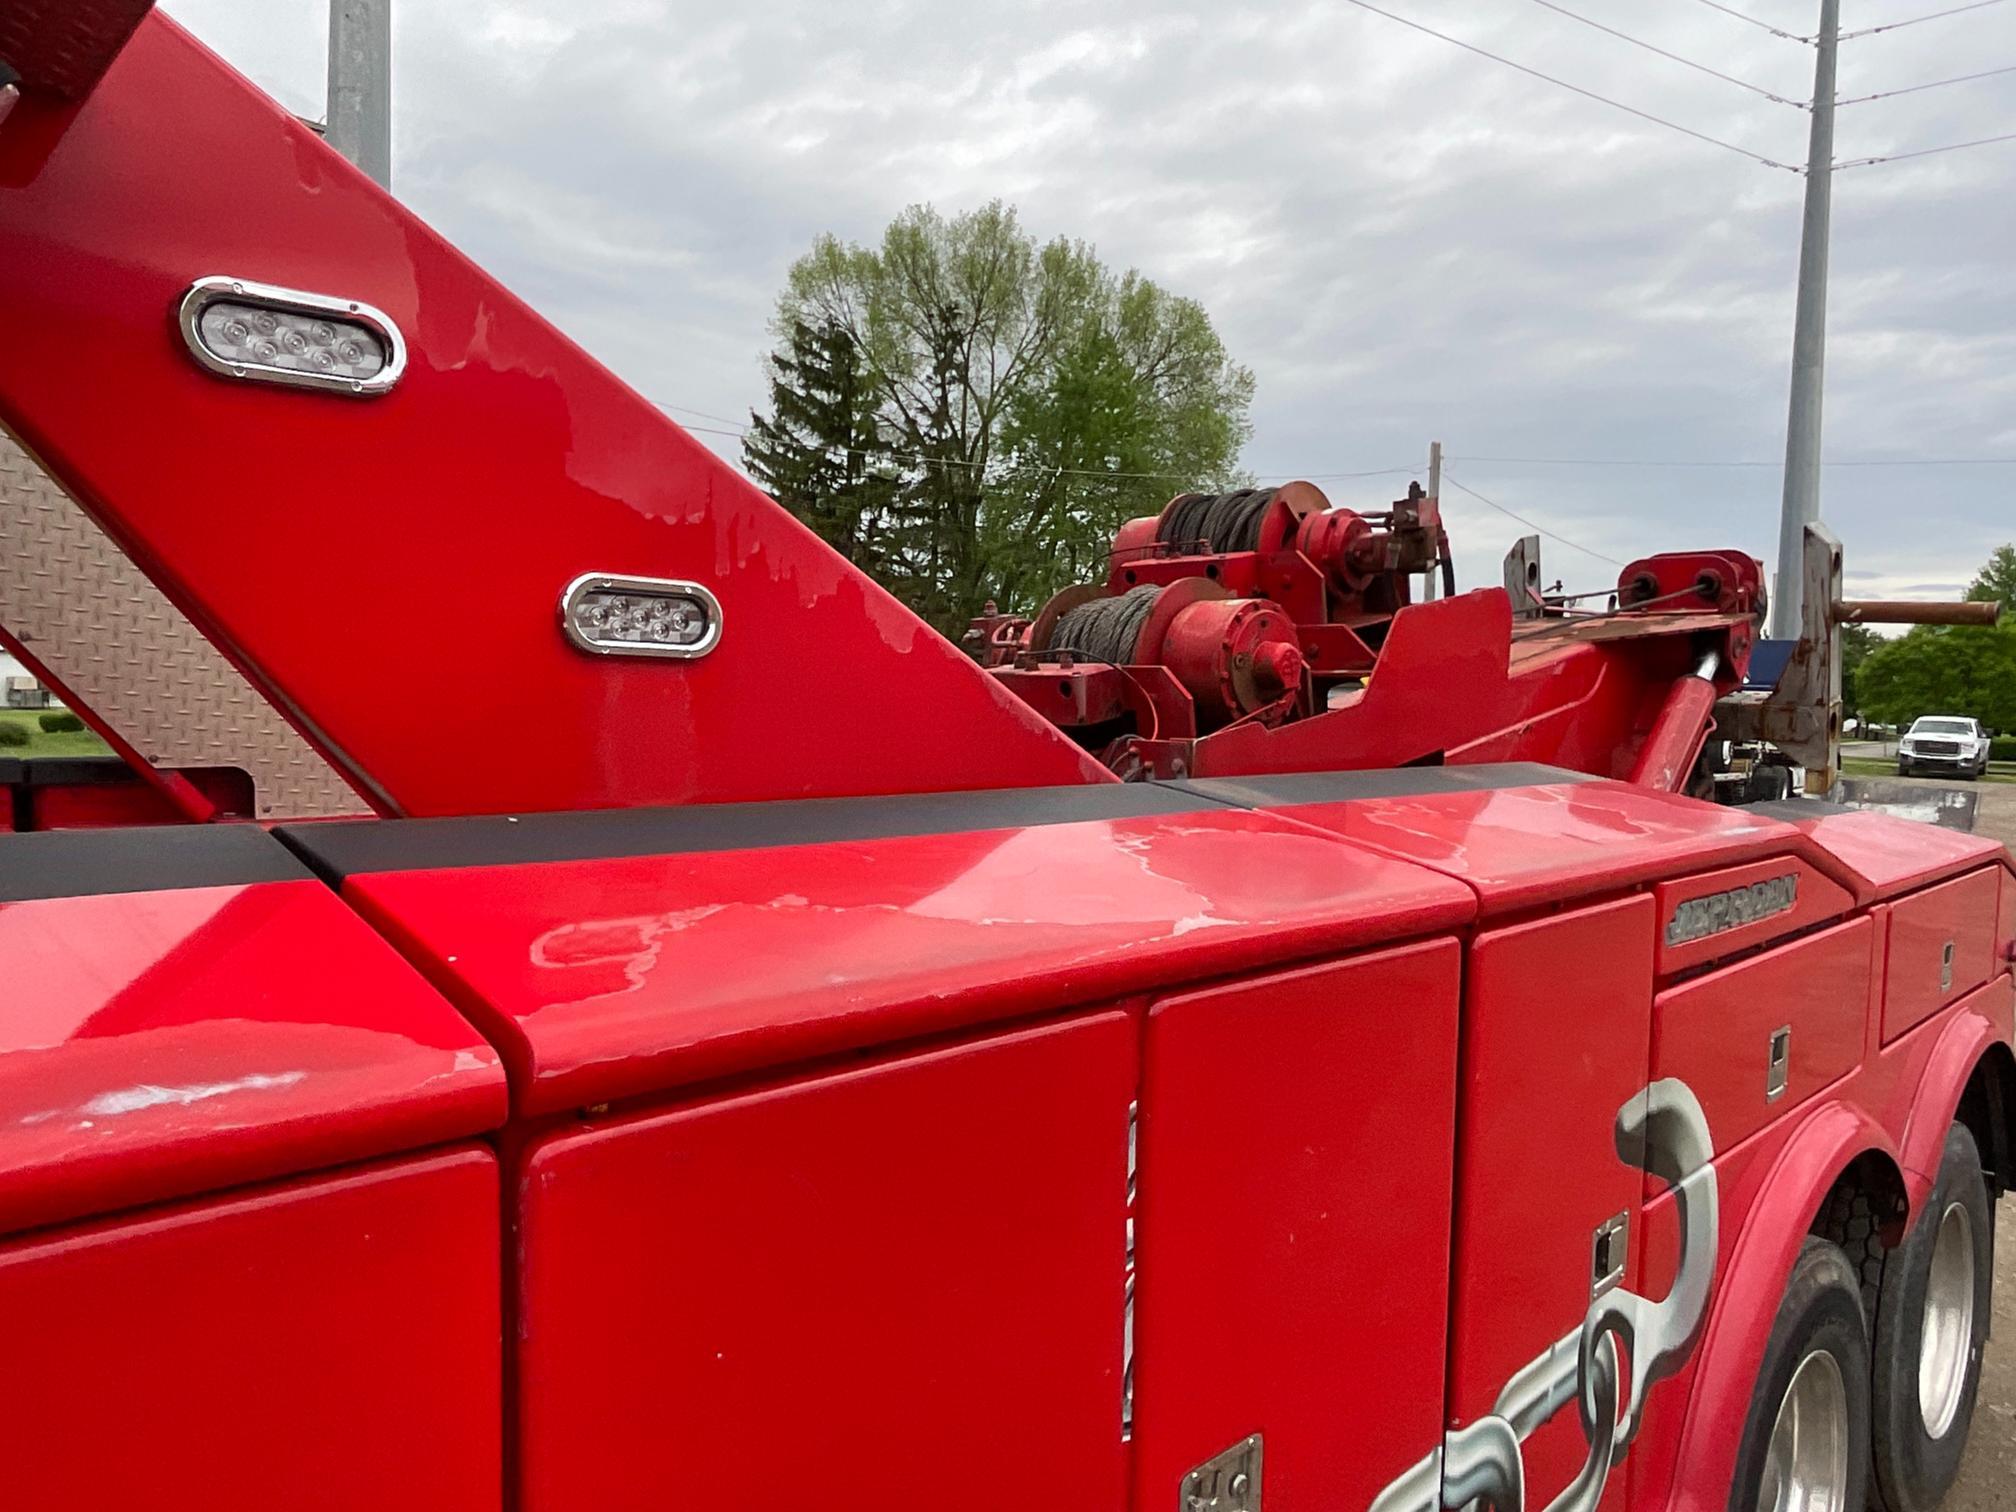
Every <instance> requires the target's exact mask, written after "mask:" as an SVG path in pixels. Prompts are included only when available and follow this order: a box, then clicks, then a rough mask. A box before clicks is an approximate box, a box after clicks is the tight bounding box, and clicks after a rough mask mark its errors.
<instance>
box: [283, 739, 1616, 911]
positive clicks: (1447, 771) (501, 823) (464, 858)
mask: <svg viewBox="0 0 2016 1512" xmlns="http://www.w3.org/2000/svg"><path fill="white" fill-rule="evenodd" d="M1594 780H1595V779H1593V778H1590V777H1588V776H1586V775H1585V774H1583V773H1579V772H1568V771H1562V770H1560V769H1558V768H1555V767H1543V766H1534V765H1531V764H1525V763H1514V764H1508V765H1503V766H1473V767H1408V768H1403V769H1401V770H1398V771H1390V772H1311V773H1299V774H1296V775H1294V776H1289V777H1256V778H1250V779H1249V778H1240V779H1231V778H1225V779H1217V780H1213V781H1205V782H1108V783H1094V784H1085V785H1082V786H1074V787H1052V788H1001V789H993V790H988V791H984V792H972V793H913V794H903V795H900V796H895V797H887V798H814V799H800V800H796V801H785V802H772V803H715V804H692V805H688V806H686V807H682V808H650V809H594V810H590V811H587V812H579V813H564V814H519V815H509V816H507V815H479V816H474V817H469V818H456V819H335V820H328V821H325V822H322V823H316V824H289V825H283V826H281V827H280V828H279V829H277V830H275V831H274V833H275V834H276V835H278V836H279V838H280V839H281V840H282V841H283V842H285V843H286V845H287V846H288V847H289V848H290V849H292V850H293V851H294V852H295V853H296V854H297V855H299V856H300V857H301V859H302V860H304V861H306V862H307V863H308V865H309V866H311V867H313V868H314V869H315V871H316V872H317V873H319V874H320V875H321V876H322V877H324V878H326V879H327V880H329V881H331V882H334V883H341V882H342V881H343V879H344V878H346V877H353V876H368V875H371V874H372V873H377V872H407V871H434V870H438V869H454V868H459V867H475V866H516V865H529V864H534V863H538V862H545V861H593V860H605V859H612V858H617V857H623V856H675V855H687V854H692V853H695V852H718V851H736V850H760V849H764V848H767V847H773V846H792V845H824V844H831V843H833V842H837V841H848V840H886V839H895V838H898V837H902V836H917V835H950V834H966V833H974V832H978V831H982V830H996V829H1028V828H1033V827H1037V826H1041V825H1047V824H1076V823H1082V822H1085V821H1088V820H1102V819H1104V820H1110V819H1135V818H1141V817H1144V816H1149V815H1155V814H1194V813H1200V812H1203V811H1206V810H1211V809H1225V808H1230V809H1242V810H1244V809H1255V808H1275V807H1281V806H1283V805H1288V804H1297V803H1332V802H1337V801H1340V800H1342V799H1348V798H1381V797H1397V796H1412V795H1415V794H1422V793H1455V792H1473V791H1478V790H1486V789H1494V788H1507V787H1532V786H1536V785H1539V784H1542V783H1561V782H1589V781H1594Z"/></svg>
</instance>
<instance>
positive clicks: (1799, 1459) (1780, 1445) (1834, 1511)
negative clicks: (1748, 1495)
mask: <svg viewBox="0 0 2016 1512" xmlns="http://www.w3.org/2000/svg"><path fill="white" fill-rule="evenodd" d="M1847 1503H1848V1388H1847V1387H1846V1386H1845V1385H1844V1384H1843V1382H1842V1379H1841V1366H1840V1363H1839V1362H1838V1361H1837V1360H1836V1359H1835V1358H1834V1356H1832V1355H1831V1354H1828V1353H1827V1352H1826V1351H1824V1350H1816V1351H1815V1352H1814V1353H1812V1354H1809V1355H1808V1356H1806V1358H1805V1359H1803V1360H1801V1361H1800V1362H1799V1368H1798V1369H1797V1370H1796V1371H1794V1372H1793V1373H1792V1384H1791V1385H1789V1386H1787V1387H1786V1388H1785V1399H1784V1400H1783V1401H1781V1402H1780V1403H1779V1404H1778V1421H1777V1422H1776V1423H1775V1424H1774V1425H1773V1426H1772V1429H1771V1448H1770V1452H1769V1453H1768V1454H1767V1455H1766V1456H1765V1459H1764V1484H1763V1486H1762V1488H1761V1492H1760V1494H1759V1496H1758V1498H1757V1506H1758V1509H1759V1512H1840V1509H1841V1508H1842V1507H1844V1506H1846V1505H1847Z"/></svg>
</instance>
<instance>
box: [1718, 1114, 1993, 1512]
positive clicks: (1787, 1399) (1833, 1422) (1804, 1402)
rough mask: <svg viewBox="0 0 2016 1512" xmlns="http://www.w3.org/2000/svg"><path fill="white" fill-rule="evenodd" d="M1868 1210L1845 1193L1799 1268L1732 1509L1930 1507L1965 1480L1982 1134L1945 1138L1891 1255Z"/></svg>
mask: <svg viewBox="0 0 2016 1512" xmlns="http://www.w3.org/2000/svg"><path fill="white" fill-rule="evenodd" d="M1866 1203H1867V1199H1866V1198H1857V1197H1855V1196H1853V1195H1852V1194H1844V1196H1843V1198H1842V1199H1841V1201H1840V1203H1839V1204H1838V1205H1837V1207H1836V1209H1834V1210H1832V1211H1830V1212H1829V1213H1827V1214H1823V1216H1822V1228H1823V1229H1824V1230H1825V1231H1826V1232H1827V1234H1828V1237H1825V1238H1822V1237H1818V1236H1815V1237H1812V1238H1809V1239H1807V1240H1806V1242H1805V1245H1804V1246H1803V1248H1802V1249H1801V1250H1800V1253H1799V1257H1798V1260H1797V1261H1796V1262H1795V1263H1794V1265H1793V1267H1792V1276H1791V1279H1790V1281H1789V1282H1788V1283H1787V1285H1786V1288H1785V1296H1784V1300H1783V1301H1782V1302H1781V1303H1780V1304H1779V1309H1778V1316H1777V1319H1776V1321H1775V1322H1774V1323H1773V1324H1772V1328H1771V1336H1770V1340H1769V1343H1768V1344H1767V1345H1766V1347H1765V1352H1764V1362H1763V1366H1762V1369H1761V1370H1760V1371H1759V1374H1758V1379H1757V1389H1756V1393H1755V1395H1754V1396H1753V1397H1752V1399H1751V1404H1750V1413H1749V1416H1748V1418H1747V1420H1746V1421H1745V1423H1744V1428H1743V1438H1742V1441H1741V1444H1740V1446H1739V1448H1738V1451H1737V1463H1736V1480H1735V1485H1734V1488H1733V1490H1732V1492H1731V1495H1730V1503H1729V1504H1730V1509H1731V1512H1865V1509H1879V1512H1932V1509H1933V1508H1935V1507H1937V1506H1938V1504H1939V1501H1940V1499H1941V1498H1942V1497H1943V1496H1944V1495H1945V1494H1946V1491H1947V1489H1948V1488H1949V1487H1950V1486H1951V1485H1952V1484H1953V1481H1954V1478H1955V1477H1956V1476H1957V1475H1958V1474H1959V1471H1960V1459H1961V1455H1962V1454H1963V1452H1964V1451H1965V1449H1966V1446H1967V1432H1968V1429H1969V1427H1970V1426H1971V1424H1972V1422H1973V1415H1974V1398H1975V1393H1976V1391H1977V1390H1978V1388H1979V1386H1980V1381H1981V1349H1982V1345H1983V1343H1984V1342H1985V1341H1986V1338H1987V1333H1988V1314H1989V1285H1990V1281H1991V1279H1992V1276H1993V1258H1994V1257H1993V1249H1992V1244H1993V1238H1994V1230H1993V1226H1992V1225H1993V1212H1992V1210H1991V1208H1990V1207H1989V1203H1988V1188H1987V1182H1986V1180H1985V1178H1984V1177H1983V1175H1982V1170H1981V1154H1980V1151H1979V1149H1978V1148H1977V1147H1976V1145H1975V1142H1974V1138H1973V1136H1972V1135H1971V1134H1970V1133H1969V1132H1968V1131H1967V1130H1966V1129H1965V1128H1964V1127H1962V1126H1961V1125H1958V1124H1955V1125H1954V1126H1953V1128H1952V1129H1951V1130H1950V1131H1949V1132H1948V1134H1947V1138H1946V1149H1945V1153H1944V1158H1943V1160H1942V1162H1941V1165H1940V1171H1939V1179H1938V1181H1937V1182H1936V1183H1935V1184H1934V1186H1933V1189H1932V1196H1931V1200H1930V1201H1928V1202H1927V1203H1926V1204H1925V1207H1924V1210H1923V1212H1922V1213H1921V1215H1920V1216H1919V1218H1918V1220H1917V1221H1916V1222H1915V1223H1914V1224H1913V1225H1912V1227H1911V1229H1910V1231H1909V1232H1908V1233H1907V1234H1906V1236H1905V1238H1904V1240H1903V1242H1902V1243H1900V1244H1899V1245H1897V1247H1896V1248H1895V1249H1890V1250H1885V1249H1884V1248H1883V1247H1882V1245H1881V1243H1880V1242H1879V1241H1878V1239H1877V1237H1876V1230H1877V1228H1878V1227H1880V1224H1879V1223H1878V1222H1877V1221H1876V1219H1875V1216H1874V1215H1873V1214H1872V1213H1871V1212H1870V1211H1869V1209H1868V1208H1867V1206H1866Z"/></svg>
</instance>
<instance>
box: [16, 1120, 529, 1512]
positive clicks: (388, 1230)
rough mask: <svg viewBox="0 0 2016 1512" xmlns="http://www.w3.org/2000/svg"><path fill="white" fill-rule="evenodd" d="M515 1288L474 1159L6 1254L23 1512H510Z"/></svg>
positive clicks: (483, 1163)
mask: <svg viewBox="0 0 2016 1512" xmlns="http://www.w3.org/2000/svg"><path fill="white" fill-rule="evenodd" d="M498 1275H499V1267H498V1252H497V1176H496V1166H495V1163H494V1161H493V1160H492V1159H491V1157H490V1155H489V1154H488V1153H487V1152H484V1151H476V1150H467V1151H460V1152H455V1153H451V1154H445V1155H440V1156H436V1157H432V1158H427V1159H419V1160H411V1161H405V1162H401V1163H398V1164H393V1165H386V1166H380V1167H376V1168H370V1169H365V1170H360V1171H357V1172H353V1173H351V1174H348V1175H344V1176H340V1177H333V1178H325V1179H319V1180H309V1181H302V1182H297V1183H294V1184H292V1185H289V1186H283V1187H275V1188H268V1189H264V1190H259V1191H253V1192H248V1193H244V1194H242V1195H238V1196H233V1197H230V1198H228V1199H223V1200H219V1201H214V1202H209V1203H203V1204H199V1205H196V1206H191V1207H186V1208H180V1209H176V1210H173V1211H168V1212H159V1213H152V1214H148V1215H145V1216H142V1217H138V1218H133V1219H129V1220H125V1221H120V1222H115V1223H106V1224H99V1225H95V1226H93V1227H89V1228H82V1229H71V1230H63V1231H57V1232H52V1233H45V1234H39V1235H34V1236H30V1237H28V1238H25V1239H19V1240H16V1241H14V1242H12V1243H9V1244H4V1245H0V1314H4V1315H5V1317H6V1318H7V1346H6V1352H7V1365H6V1369H5V1370H0V1421H4V1422H5V1423H6V1425H7V1428H6V1434H5V1442H6V1445H7V1450H6V1471H5V1474H6V1498H5V1499H6V1503H7V1505H8V1506H9V1507H18V1508H21V1509H23V1512H27V1509H30V1508H35V1509H44V1508H46V1509H49V1512H55V1509H58V1508H63V1509H90V1512H99V1509H111V1508H123V1507H148V1508H154V1509H159V1512H272V1509H274V1508H280V1507H288V1508H330V1509H336V1508H345V1509H350V1508H363V1507H369V1508H372V1509H374V1512H377V1509H382V1512H497V1508H498V1507H499V1506H500V1505H501V1503H502V1497H503V1486H502V1474H501V1472H502V1464H503V1454H502V1445H501V1443H500V1438H501V1427H502V1404H501V1401H500V1383H499V1375H500V1350H499V1342H500V1340H499V1334H500V1326H499V1325H500V1317H499V1312H498Z"/></svg>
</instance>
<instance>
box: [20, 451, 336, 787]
mask: <svg viewBox="0 0 2016 1512" xmlns="http://www.w3.org/2000/svg"><path fill="white" fill-rule="evenodd" d="M0 625H5V626H6V627H7V629H8V631H9V632H10V633H12V634H13V635H14V636H15V637H16V638H17V639H18V640H20V642H21V643H22V645H23V646H25V647H26V648H27V649H28V650H29V651H30V652H32V653H33V654H34V656H35V658H36V660H38V661H40V662H41V663H42V664H43V666H45V667H47V668H48V669H49V673H50V675H51V676H52V677H54V678H55V679H56V680H57V681H58V682H60V683H62V685H63V686H64V687H65V688H66V689H68V690H69V691H70V693H71V694H72V695H74V696H75V697H76V699H77V700H78V701H79V702H80V703H82V704H83V705H84V706H85V707H87V708H89V709H90V710H91V711H92V713H94V714H96V715H97V716H98V717H99V718H100V719H102V720H104V721H105V723H106V724H108V725H110V726H111V727H112V728H113V729H114V730H117V731H118V732H119V735H120V737H121V738H122V739H123V740H125V741H126V742H128V743H129V744H130V745H131V746H132V747H133V749H134V750H136V751H138V752H139V753H140V754H141V755H142V756H143V757H145V758H146V759H147V760H148V761H149V762H152V763H153V764H154V765H156V766H164V767H192V766H229V767H238V768H241V769H242V770H243V771H245V772H246V773H247V774H248V775H250V777H251V778H252V784H253V791H254V792H255V793H256V794H257V799H258V806H259V817H260V818H261V819H320V818H330V817H334V816H337V815H341V814H362V813H368V812H369V811H370V810H369V806H368V805H367V804H365V802H364V801H363V800H362V799H361V798H359V797H358V796H357V794H356V792H355V791H353V790H352V789H351V787H350V786H349V784H348V783H346V782H345V781H344V780H343V779H342V777H340V776H339V775H338V774H337V772H336V769H335V768H334V767H332V766H331V765H330V764H329V762H328V761H327V760H325V759H324V758H323V757H322V755H321V754H320V753H318V752H317V751H316V750H315V749H314V747H312V746H310V745H309V744H308V742H307V741H305V740H303V739H302V738H301V735H300V733H299V732H298V731H296V730H295V728H294V727H293V726H292V725H290V724H288V723H287V721H286V720H285V719H283V718H282V717H281V716H280V713H279V711H278V710H276V709H275V708H274V707H273V705H272V704H271V703H269V702H268V701H267V700H266V698H265V697H264V696H262V695H261V694H260V692H259V691H258V689H256V688H254V687H253V686H252V684H251V683H249V682H247V681H246V680H245V677H244V675H243V674H242V673H240V672H239V671H238V669H237V668H236V667H234V666H232V665H231V663H230V662H228V661H226V660H225V658H224V656H223V654H222V653H221V652H219V651H218V649H217V648H216V647H215V646H213V645H212V644H211V643H210V641H209V640H208V639H207V638H205V636H204V635H203V633H202V632H201V631H199V630H198V629H197V628H196V627H195V625H193V624H191V623H190V621H189V618H188V616H186V615H184V614H183V613H182V612H181V610H179V609H177V608H176V607H175V606H174V605H173V604H171V603H169V602H168V599H167V597H166V596H165V595H164V594H163V593H162V592H161V590H160V589H158V588H156V587H155V586H154V584H153V583H152V582H150V581H149V580H148V579H147V578H146V576H145V575H144V574H142V573H141V571H140V570H139V568H137V567H135V566H134V565H133V563H132V561H131V559H129V558H128V557H127V555H126V554H125V552H123V551H121V550H120V549H119V547H118V546H117V545H116V544H115V543H114V542H113V541H112V539H111V537H109V536H107V535H106V534H105V532H104V531H102V530H100V529H99V528H98V526H97V525H96V524H94V523H93V522H92V520H91V519H90V517H89V516H87V515H86V514H85V513H84V511H83V510H82V509H80V508H78V506H77V503H76V501H75V500H73V499H72V498H71V497H70V496H69V495H68V494H67V493H65V492H64V491H63V489H62V488H61V487H60V486H59V485H58V484H57V483H56V481H55V480H54V479H53V478H51V477H50V476H49V474H48V473H46V472H44V471H43V470H42V469H41V467H39V466H38V465H36V463H35V461H34V459H32V458H31V457H29V455H28V454H27V453H26V452H24V451H23V450H22V449H21V448H20V446H19V445H17V444H16V443H15V442H14V440H13V439H12V438H11V437H9V436H7V435H6V434H5V433H4V432H0Z"/></svg>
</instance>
